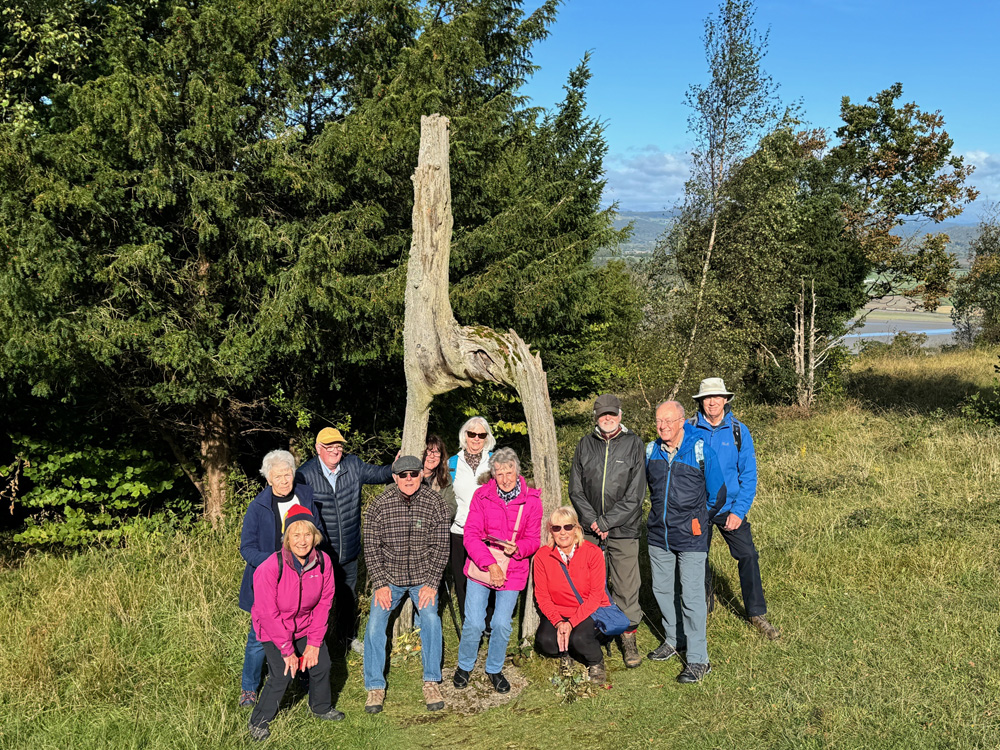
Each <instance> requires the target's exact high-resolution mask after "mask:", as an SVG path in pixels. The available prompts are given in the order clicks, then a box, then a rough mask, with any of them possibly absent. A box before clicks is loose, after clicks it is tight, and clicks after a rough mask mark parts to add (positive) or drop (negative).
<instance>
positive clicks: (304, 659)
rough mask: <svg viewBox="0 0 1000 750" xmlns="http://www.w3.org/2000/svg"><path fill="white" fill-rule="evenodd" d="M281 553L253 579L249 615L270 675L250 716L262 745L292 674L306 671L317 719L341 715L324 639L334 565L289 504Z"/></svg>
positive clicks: (307, 521) (298, 509) (303, 513)
mask: <svg viewBox="0 0 1000 750" xmlns="http://www.w3.org/2000/svg"><path fill="white" fill-rule="evenodd" d="M283 527H284V534H283V535H282V539H281V551H280V552H276V553H274V554H273V555H272V556H271V557H269V558H267V559H266V560H265V561H264V562H263V563H261V564H260V565H259V566H258V567H257V570H255V571H254V574H253V591H254V601H253V608H252V609H251V610H250V616H251V618H252V620H253V627H254V632H255V633H257V635H258V639H259V640H260V642H261V643H262V644H263V645H264V653H265V654H266V655H267V668H268V671H269V672H270V675H269V676H268V678H267V683H265V685H264V689H263V690H262V691H261V692H260V699H259V700H258V701H257V706H256V707H255V708H254V710H253V714H251V716H250V737H251V738H252V739H255V740H266V739H267V738H268V737H269V736H270V734H271V732H270V731H269V730H268V728H267V727H268V724H270V723H271V720H272V719H273V718H274V717H275V714H277V713H278V706H279V705H280V703H281V697H282V696H283V695H284V694H285V690H286V689H287V688H288V685H289V683H290V682H291V681H292V678H293V677H295V673H296V672H298V671H300V670H304V671H308V672H309V708H311V709H312V712H313V715H314V716H316V718H318V719H326V720H327V721H339V720H341V719H343V718H344V714H342V713H341V712H340V711H338V710H337V709H335V708H334V707H333V701H332V698H331V695H330V654H329V652H328V651H327V648H326V643H324V640H323V638H324V636H325V635H326V627H327V621H328V619H329V617H330V605H331V604H332V603H333V589H334V584H333V566H332V565H331V564H330V558H329V556H328V555H327V554H326V553H325V552H321V551H320V550H318V549H316V545H317V544H319V542H321V541H322V540H323V535H322V534H321V533H320V532H319V530H318V529H317V528H316V525H315V523H314V522H313V514H312V513H311V512H309V510H308V509H307V508H304V507H302V506H301V505H293V506H292V507H291V508H289V509H288V512H287V513H286V514H285V518H284V522H283Z"/></svg>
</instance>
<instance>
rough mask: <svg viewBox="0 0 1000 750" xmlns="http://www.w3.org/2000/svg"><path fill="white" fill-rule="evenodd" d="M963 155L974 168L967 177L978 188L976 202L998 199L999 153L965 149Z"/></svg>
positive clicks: (999, 195) (999, 177)
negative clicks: (970, 175)
mask: <svg viewBox="0 0 1000 750" xmlns="http://www.w3.org/2000/svg"><path fill="white" fill-rule="evenodd" d="M963 156H964V157H965V163H966V164H971V165H973V166H974V167H975V168H976V171H975V172H973V173H972V177H970V178H969V182H970V183H971V184H973V185H975V186H976V187H977V188H978V189H979V200H977V201H976V203H977V204H978V203H984V202H985V201H986V200H989V201H993V202H997V201H1000V154H991V153H989V152H987V151H966V152H965V153H964V154H963Z"/></svg>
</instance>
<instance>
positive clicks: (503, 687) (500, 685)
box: [486, 672, 510, 693]
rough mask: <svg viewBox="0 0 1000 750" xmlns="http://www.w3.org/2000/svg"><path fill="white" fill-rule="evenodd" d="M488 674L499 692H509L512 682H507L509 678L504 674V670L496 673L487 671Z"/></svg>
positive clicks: (494, 687)
mask: <svg viewBox="0 0 1000 750" xmlns="http://www.w3.org/2000/svg"><path fill="white" fill-rule="evenodd" d="M486 676H487V677H489V678H490V682H492V683H493V689H494V690H496V691H497V692H498V693H509V692H510V683H509V682H507V678H506V677H504V676H503V672H497V673H496V674H490V673H489V672H487V673H486Z"/></svg>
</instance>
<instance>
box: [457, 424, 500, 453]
mask: <svg viewBox="0 0 1000 750" xmlns="http://www.w3.org/2000/svg"><path fill="white" fill-rule="evenodd" d="M475 424H481V425H482V426H483V427H484V428H485V429H486V445H484V446H483V450H484V451H486V452H487V453H489V452H490V451H491V450H493V449H494V448H495V447H496V444H497V439H496V438H495V437H493V430H492V429H491V428H490V423H489V422H487V421H486V420H485V419H483V418H482V417H478V416H477V417H472V418H471V419H468V420H466V422H465V424H463V425H462V428H461V429H460V430H459V431H458V445H459V447H460V448H461V449H462V450H463V451H464V450H465V433H466V432H467V431H468V430H469V429H470V428H471V427H472V426H473V425H475Z"/></svg>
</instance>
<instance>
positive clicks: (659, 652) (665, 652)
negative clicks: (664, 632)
mask: <svg viewBox="0 0 1000 750" xmlns="http://www.w3.org/2000/svg"><path fill="white" fill-rule="evenodd" d="M675 656H677V649H676V648H674V647H673V646H671V645H670V644H669V643H667V642H666V641H664V642H663V644H662V645H660V646H658V647H657V648H655V649H653V650H652V651H650V652H649V653H648V654H646V658H647V659H649V660H650V661H666V660H667V659H673V658H674V657H675Z"/></svg>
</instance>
